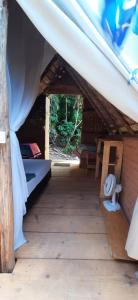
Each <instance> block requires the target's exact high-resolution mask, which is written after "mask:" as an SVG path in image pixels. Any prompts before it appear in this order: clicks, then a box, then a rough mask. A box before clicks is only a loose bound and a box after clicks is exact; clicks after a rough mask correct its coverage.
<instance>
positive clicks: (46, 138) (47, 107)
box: [45, 97, 50, 159]
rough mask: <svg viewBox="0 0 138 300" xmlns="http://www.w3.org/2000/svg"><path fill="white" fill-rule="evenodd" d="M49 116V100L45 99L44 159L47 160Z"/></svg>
mask: <svg viewBox="0 0 138 300" xmlns="http://www.w3.org/2000/svg"><path fill="white" fill-rule="evenodd" d="M49 116H50V99H49V98H48V97H46V106H45V159H49Z"/></svg>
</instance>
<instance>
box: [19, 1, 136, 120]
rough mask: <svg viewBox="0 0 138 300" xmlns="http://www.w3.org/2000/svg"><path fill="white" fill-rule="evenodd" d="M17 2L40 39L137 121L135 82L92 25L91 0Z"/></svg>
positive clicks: (110, 100)
mask: <svg viewBox="0 0 138 300" xmlns="http://www.w3.org/2000/svg"><path fill="white" fill-rule="evenodd" d="M17 2H18V3H19V4H20V6H21V7H22V8H23V10H24V11H25V13H26V14H27V15H28V17H29V18H30V20H31V21H32V22H33V24H34V25H35V26H36V27H37V29H38V30H39V31H40V33H41V34H42V35H43V36H44V38H45V39H46V40H47V41H48V42H49V43H50V44H51V45H52V47H54V48H55V49H56V50H57V52H58V53H59V54H60V55H61V56H62V57H63V58H64V59H65V60H66V61H67V62H68V63H69V64H70V65H71V66H72V67H73V68H74V69H76V71H78V72H79V73H80V74H81V75H82V76H83V77H84V78H85V79H86V80H87V81H88V82H89V83H90V84H91V85H92V86H93V87H94V88H95V89H96V90H97V91H99V92H100V93H101V94H102V95H103V96H104V97H105V98H106V99H107V100H108V101H109V102H111V103H112V104H113V105H114V106H116V107H117V108H118V109H119V110H120V111H122V112H123V113H125V114H126V115H128V116H129V117H131V118H132V119H134V120H135V121H136V122H138V85H137V84H136V83H134V82H132V84H133V86H132V85H129V84H128V80H129V73H128V71H127V70H126V69H125V68H124V66H123V65H122V64H121V62H120V61H119V60H118V58H117V57H116V56H115V54H114V53H113V52H112V50H111V49H110V48H109V47H108V46H107V44H106V42H105V41H104V39H103V38H102V36H100V35H99V34H98V32H97V31H96V29H95V27H94V26H93V24H92V22H91V18H90V11H91V10H90V2H91V1H88V0H86V1H83V0H68V1H64V0H39V1H38V0H29V1H28V0H17ZM84 3H86V4H87V5H86V6H85V8H84Z"/></svg>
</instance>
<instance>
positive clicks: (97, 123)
mask: <svg viewBox="0 0 138 300" xmlns="http://www.w3.org/2000/svg"><path fill="white" fill-rule="evenodd" d="M104 134H106V129H105V127H104V124H103V122H102V120H101V119H100V118H99V116H98V115H97V113H96V112H95V111H94V110H93V108H92V105H91V103H90V102H89V101H88V100H87V99H86V98H84V102H83V121H82V133H81V143H82V144H87V145H93V144H95V138H97V137H100V136H103V135H104Z"/></svg>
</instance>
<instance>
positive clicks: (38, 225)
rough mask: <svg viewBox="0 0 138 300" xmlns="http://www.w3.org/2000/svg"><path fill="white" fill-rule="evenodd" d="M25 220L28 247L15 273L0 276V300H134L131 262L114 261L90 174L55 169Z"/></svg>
mask: <svg viewBox="0 0 138 300" xmlns="http://www.w3.org/2000/svg"><path fill="white" fill-rule="evenodd" d="M52 173H53V174H52V175H53V176H52V178H51V180H50V182H49V183H48V185H47V186H46V187H45V189H44V191H43V193H41V194H40V195H39V199H38V201H37V202H36V203H35V205H34V206H33V207H32V209H31V210H30V212H29V214H28V216H27V217H26V218H25V220H24V230H25V235H26V237H27V239H28V243H27V244H26V245H24V246H23V247H22V248H20V249H19V250H18V251H17V252H16V257H17V263H16V267H15V270H14V272H13V274H9V275H8V274H1V275H0V299H2V300H15V299H18V300H24V299H26V300H27V299H29V300H34V299H38V300H111V299H112V300H134V299H137V298H138V281H137V280H136V275H135V273H136V272H137V271H138V266H137V265H136V264H135V263H132V262H130V263H124V262H117V261H114V260H113V259H112V257H111V249H110V246H109V244H108V240H107V234H106V229H105V224H104V217H103V216H102V212H101V210H100V205H99V199H98V191H97V189H96V183H95V181H94V179H93V178H94V177H93V176H92V174H89V176H86V174H85V172H84V171H83V170H80V169H79V168H78V167H76V166H72V167H59V166H58V167H57V166H55V167H53V171H52Z"/></svg>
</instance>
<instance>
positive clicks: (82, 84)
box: [67, 67, 112, 132]
mask: <svg viewBox="0 0 138 300" xmlns="http://www.w3.org/2000/svg"><path fill="white" fill-rule="evenodd" d="M67 68H68V72H70V75H71V76H72V77H73V79H74V81H75V82H76V84H77V85H78V87H79V89H80V91H81V93H82V95H83V96H84V97H85V98H86V99H87V100H88V101H89V102H90V103H91V105H92V106H93V108H94V110H95V111H96V113H97V115H98V116H99V118H100V119H101V120H102V121H103V124H104V125H105V128H106V129H107V131H108V132H111V131H112V130H111V129H110V126H109V125H110V124H109V123H108V121H107V120H106V118H105V116H104V115H103V112H102V111H100V110H99V107H98V102H97V103H96V101H97V100H96V101H95V100H94V99H92V95H91V93H90V92H89V91H88V89H87V88H86V84H85V80H83V79H82V78H81V77H80V76H79V74H77V73H76V72H75V71H73V70H71V68H70V67H67Z"/></svg>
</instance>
